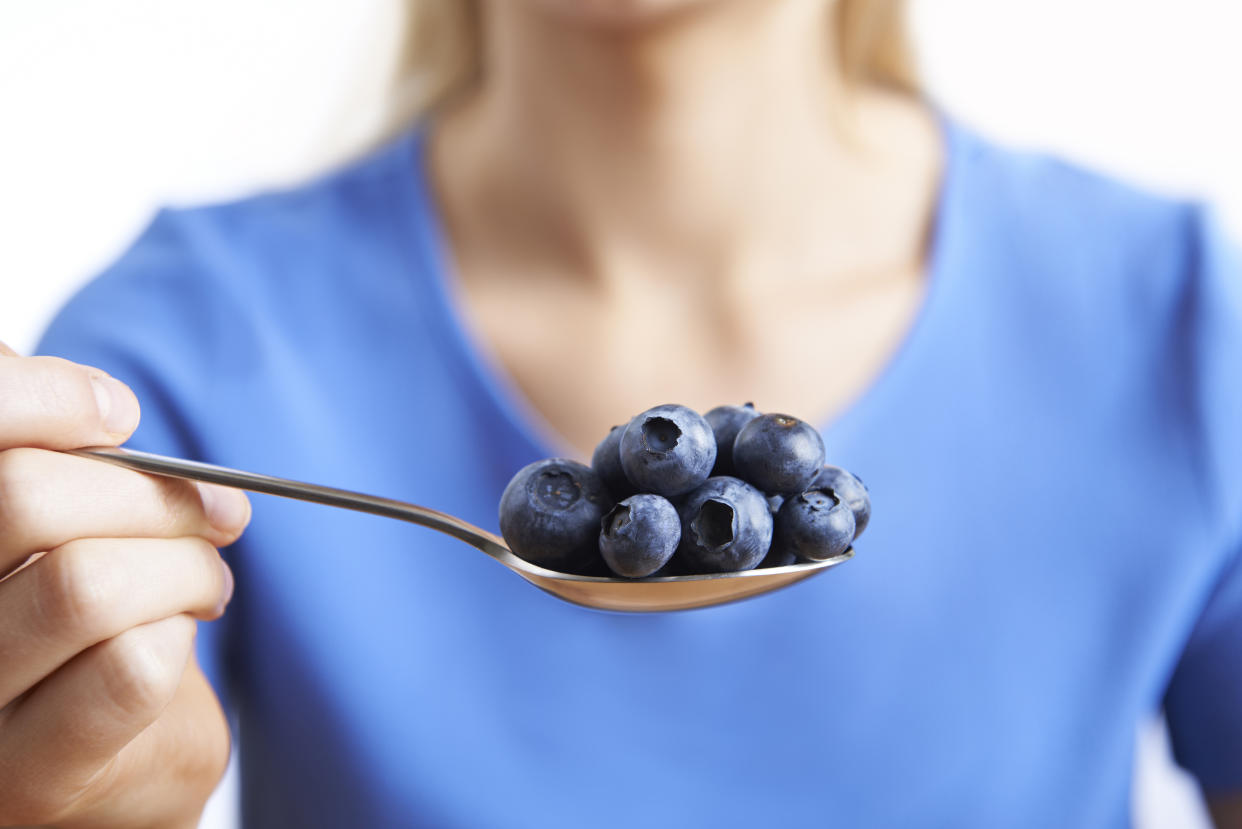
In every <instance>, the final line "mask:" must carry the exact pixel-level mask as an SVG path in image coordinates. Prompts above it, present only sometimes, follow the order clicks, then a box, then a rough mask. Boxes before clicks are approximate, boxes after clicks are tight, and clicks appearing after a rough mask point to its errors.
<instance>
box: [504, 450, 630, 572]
mask: <svg viewBox="0 0 1242 829" xmlns="http://www.w3.org/2000/svg"><path fill="white" fill-rule="evenodd" d="M611 506H612V501H611V499H610V498H609V497H608V493H607V491H606V490H605V489H604V482H603V481H601V480H600V477H599V476H598V475H596V474H595V472H594V470H592V469H591V468H590V467H589V466H584V465H582V464H580V463H578V462H577V461H571V460H566V459H564V458H553V459H551V460H544V461H536V462H535V463H532V464H529V465H527V466H524V467H522V468H521V469H520V470H518V473H517V474H516V475H514V476H513V479H512V480H511V481H509V485H508V486H506V487H505V491H504V494H503V495H501V496H500V533H501V535H503V536H504V538H505V543H506V544H508V545H509V549H510V550H512V551H513V553H514V555H516V556H518V557H520V558H523V559H525V560H527V561H529V562H531V563H532V564H538V565H539V566H540V567H547V568H548V569H549V570H558V571H560V572H563V573H575V572H583V571H584V570H585V569H587V568H588V567H590V565H591V563H592V561H593V560H596V559H598V557H599V522H600V520H601V519H602V518H603V517H604V513H605V512H607V511H608V509H609V508H610V507H611Z"/></svg>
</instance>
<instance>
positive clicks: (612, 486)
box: [591, 426, 638, 500]
mask: <svg viewBox="0 0 1242 829" xmlns="http://www.w3.org/2000/svg"><path fill="white" fill-rule="evenodd" d="M623 434H625V427H624V426H613V427H612V429H611V430H609V432H608V436H607V437H605V438H604V439H603V440H601V441H600V442H599V445H598V446H596V447H595V453H594V454H593V455H591V468H592V469H594V470H595V472H596V474H598V475H599V476H600V478H602V479H603V481H604V486H606V487H608V493H609V494H610V495H612V497H613V498H615V499H617V500H621V499H622V498H625V497H626V496H629V495H633V494H634V493H635V492H637V491H638V488H637V487H635V486H634V485H633V484H632V483H630V479H629V478H627V477H625V470H624V469H622V468H621V435H623Z"/></svg>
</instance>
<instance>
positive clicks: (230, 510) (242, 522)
mask: <svg viewBox="0 0 1242 829" xmlns="http://www.w3.org/2000/svg"><path fill="white" fill-rule="evenodd" d="M198 492H199V497H200V498H201V499H202V501H203V513H204V514H205V515H206V516H207V520H208V521H209V522H211V526H213V527H215V528H216V529H217V530H219V531H220V532H222V533H226V534H228V535H236V534H237V533H240V532H241V531H242V530H243V529H245V527H246V524H248V523H249V522H250V499H249V498H247V497H246V496H245V495H243V494H242V493H241V492H238V491H237V490H236V489H229V488H228V487H223V486H212V485H211V484H199V485H198Z"/></svg>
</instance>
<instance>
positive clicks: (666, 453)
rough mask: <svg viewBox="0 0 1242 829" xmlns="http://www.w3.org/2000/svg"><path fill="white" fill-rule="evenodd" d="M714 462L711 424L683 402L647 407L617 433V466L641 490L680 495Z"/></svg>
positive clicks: (708, 472)
mask: <svg viewBox="0 0 1242 829" xmlns="http://www.w3.org/2000/svg"><path fill="white" fill-rule="evenodd" d="M715 462H716V438H715V437H714V436H713V435H712V427H711V426H708V425H707V421H706V420H704V419H703V416H702V415H700V414H699V413H698V412H696V411H694V410H693V409H688V408H686V407H685V406H656V407H655V408H654V409H648V410H647V411H645V412H643V413H642V414H640V415H638V416H637V417H635V418H634V419H633V420H631V421H630V422H629V425H627V426H626V427H625V433H624V434H623V435H622V436H621V468H622V469H624V470H625V477H627V478H628V479H629V480H630V482H631V483H633V484H634V486H636V487H638V489H639V490H640V491H642V492H654V493H655V494H656V495H663V496H665V497H669V498H671V497H674V496H677V495H683V494H685V493H687V492H689V491H690V490H692V489H694V488H695V487H697V486H698V485H699V484H701V483H703V481H705V480H707V476H708V475H709V474H711V471H712V465H713V464H714V463H715ZM820 463H823V461H822V459H821V461H820Z"/></svg>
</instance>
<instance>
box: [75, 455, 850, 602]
mask: <svg viewBox="0 0 1242 829" xmlns="http://www.w3.org/2000/svg"><path fill="white" fill-rule="evenodd" d="M69 454H72V455H77V456H78V457H82V458H92V459H94V460H99V461H103V462H105V463H110V464H114V465H116V466H123V467H125V468H127V469H133V470H137V471H139V472H147V473H150V474H154V475H164V476H168V477H172V478H184V479H187V480H191V481H203V482H205V483H211V484H219V485H221V486H228V487H233V488H235V489H244V490H248V491H250V492H262V493H266V494H268V495H279V496H282V497H285V498H294V499H296V500H299V501H310V502H312V503H316V504H326V505H328V506H333V507H342V508H344V509H351V510H356V511H359V512H369V513H371V514H373V515H383V516H386V517H388V518H396V519H399V520H402V521H408V522H410V523H413V524H418V525H420V526H423V527H428V528H430V529H433V530H437V531H438V532H442V533H446V534H448V535H451V536H453V537H454V538H457V539H459V540H461V541H464V542H466V543H467V544H469V545H471V546H472V547H474V548H475V549H477V550H480V551H482V552H484V553H486V554H487V555H489V556H491V557H492V558H493V559H495V560H496V561H498V562H500V563H501V564H502V565H504V566H505V567H508V568H509V569H510V570H512V571H513V572H515V573H517V574H518V575H519V576H521V577H522V578H524V579H526V581H528V582H530V583H531V584H533V585H535V586H536V587H538V588H539V589H541V590H544V591H546V592H548V593H551V594H552V595H553V596H556V597H557V598H558V599H563V600H564V601H567V602H572V603H573V604H577V605H582V606H584V607H591V608H595V609H597V610H616V611H627V612H639V613H652V612H661V611H670V610H689V609H691V608H696V607H711V606H713V605H718V604H724V603H726V602H734V601H738V600H739V599H746V598H749V597H751V596H758V595H761V594H763V593H769V592H771V591H773V590H777V589H779V588H781V587H786V586H788V585H791V584H794V583H796V582H799V581H802V580H803V579H806V578H809V577H810V576H813V575H815V574H816V573H822V572H823V571H825V570H827V569H828V568H830V567H835V566H836V565H838V564H840V563H841V562H843V561H847V560H848V559H850V558H852V557H853V555H854V550H853V548H850V549H848V550H846V551H845V552H844V553H842V554H841V555H839V556H835V557H833V558H830V559H826V560H824V561H812V562H807V563H803V564H791V565H788V566H786V567H765V568H762V569H756V570H742V571H739V572H734V573H708V574H704V575H693V576H666V577H661V578H645V579H624V578H608V577H604V576H579V575H574V574H572V573H558V572H556V571H554V570H548V569H545V568H543V567H540V566H538V565H536V564H531V563H530V562H529V561H525V560H524V559H521V558H518V557H517V556H516V555H514V554H513V552H512V551H511V550H510V549H509V548H508V547H506V546H505V542H504V539H502V538H501V537H500V536H498V535H495V534H494V533H490V532H488V531H487V530H484V529H480V528H479V527H476V526H474V525H473V524H470V523H467V522H466V521H463V520H461V519H460V518H457V517H455V516H452V515H449V514H447V513H443V512H438V511H436V510H433V509H428V508H427V507H420V506H418V505H416V504H407V503H405V502H404V501H395V500H393V499H391V498H380V497H377V496H374V495H364V494H362V493H360V492H351V491H349V490H345V489H335V488H333V487H325V486H319V485H317V484H308V483H303V482H301V481H291V480H288V479H286V478H274V477H271V476H270V475H258V474H255V473H253V472H243V471H241V470H238V469H229V468H227V467H223V466H214V465H212V464H207V463H199V462H198V461H187V460H182V459H180V458H170V457H166V456H164V455H154V454H151V453H149V452H138V451H135V450H132V449H114V448H111V447H101V448H95V449H76V450H73V451H71V452H70V453H69Z"/></svg>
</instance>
